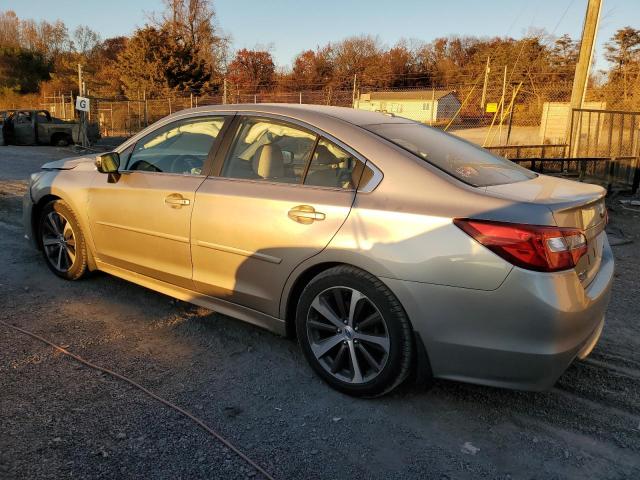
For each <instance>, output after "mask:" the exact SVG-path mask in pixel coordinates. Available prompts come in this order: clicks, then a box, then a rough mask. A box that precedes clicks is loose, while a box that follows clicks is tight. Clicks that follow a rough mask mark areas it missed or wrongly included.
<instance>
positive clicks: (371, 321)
mask: <svg viewBox="0 0 640 480" xmlns="http://www.w3.org/2000/svg"><path fill="white" fill-rule="evenodd" d="M380 321H382V317H381V316H380V314H379V313H378V312H373V313H372V314H371V315H369V316H368V317H367V318H365V319H364V320H362V321H361V322H358V325H357V327H358V328H359V329H360V330H361V331H362V330H363V329H365V328H369V327H370V326H371V325H375V324H376V323H378V322H380Z"/></svg>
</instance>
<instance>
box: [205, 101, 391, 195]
mask: <svg viewBox="0 0 640 480" xmlns="http://www.w3.org/2000/svg"><path fill="white" fill-rule="evenodd" d="M245 117H251V118H264V119H267V120H276V121H278V120H279V121H281V122H284V123H288V124H292V125H295V126H296V127H300V128H302V129H303V130H307V131H309V132H310V133H313V134H315V135H316V137H317V138H316V142H315V144H314V146H313V150H312V152H311V156H310V157H309V160H308V161H307V164H306V166H305V170H304V175H303V177H302V182H301V183H299V184H298V183H288V184H285V183H283V182H268V181H265V180H253V179H250V178H234V179H233V180H239V181H251V182H253V183H260V184H274V185H300V186H302V187H305V188H320V189H327V190H341V191H347V192H353V191H357V192H362V193H370V192H372V191H373V190H375V189H376V187H377V186H378V185H379V184H380V182H381V181H382V179H383V178H384V175H383V173H382V171H381V170H380V169H379V168H378V167H377V166H376V165H375V163H373V162H371V161H370V160H369V159H367V158H365V157H364V156H363V155H361V154H360V153H358V152H357V151H355V150H354V149H353V148H351V147H350V146H349V145H347V144H345V143H344V142H343V141H341V140H338V139H337V138H336V137H334V136H333V135H330V134H328V133H327V132H325V131H324V130H321V129H320V128H317V127H315V126H313V125H310V124H308V123H306V122H303V121H301V120H298V119H296V118H291V117H286V116H283V115H278V114H272V113H263V112H251V111H248V112H247V111H243V112H236V115H235V117H234V119H233V121H232V122H231V125H229V129H228V131H227V135H226V137H227V138H225V139H224V140H223V142H224V145H222V143H221V145H220V149H219V150H218V152H217V154H216V158H215V160H214V167H213V169H212V172H211V174H210V175H209V177H213V178H229V177H223V176H222V167H223V166H224V162H225V161H226V159H227V157H228V155H229V154H230V153H231V148H232V144H233V143H234V141H235V138H236V135H237V133H238V130H239V128H240V125H241V122H242V119H243V118H245ZM372 133H373V132H372ZM323 138H324V139H325V140H328V141H330V142H332V143H335V144H336V145H337V146H338V147H340V148H342V149H343V150H344V151H345V152H347V153H348V154H350V155H353V157H354V158H355V159H356V160H358V161H360V162H362V163H363V165H364V166H365V168H369V169H371V170H372V172H373V175H372V177H371V180H369V182H367V185H364V186H361V185H359V183H360V180H361V179H362V175H361V177H360V179H358V185H356V187H355V189H344V188H334V187H322V186H319V185H305V184H304V180H305V178H306V174H307V173H308V171H309V166H310V165H311V161H312V160H313V155H314V154H315V149H316V147H317V146H318V143H319V142H320V140H321V139H323ZM363 173H364V170H363Z"/></svg>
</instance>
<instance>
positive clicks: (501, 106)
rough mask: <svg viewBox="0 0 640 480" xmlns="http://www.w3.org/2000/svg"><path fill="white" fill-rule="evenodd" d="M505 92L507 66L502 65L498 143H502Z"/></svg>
mask: <svg viewBox="0 0 640 480" xmlns="http://www.w3.org/2000/svg"><path fill="white" fill-rule="evenodd" d="M506 93H507V66H506V65H505V66H504V74H503V76H502V97H501V99H500V124H499V126H498V130H499V132H500V139H499V140H498V141H499V142H500V145H502V120H503V119H504V96H505V94H506Z"/></svg>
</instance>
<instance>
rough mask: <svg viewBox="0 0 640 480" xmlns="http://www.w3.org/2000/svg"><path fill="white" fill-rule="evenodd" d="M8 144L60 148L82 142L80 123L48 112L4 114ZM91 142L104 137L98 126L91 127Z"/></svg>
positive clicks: (4, 138) (1, 115)
mask: <svg viewBox="0 0 640 480" xmlns="http://www.w3.org/2000/svg"><path fill="white" fill-rule="evenodd" d="M0 122H2V138H1V139H0V140H2V141H3V143H4V145H56V146H66V145H70V144H72V143H80V124H79V123H78V122H74V121H67V120H62V119H60V118H55V117H52V116H51V114H50V113H49V112H48V111H47V110H7V111H3V112H0ZM87 137H88V138H89V141H90V142H91V143H93V142H95V141H96V140H97V139H98V138H100V134H99V130H98V126H97V125H96V124H89V125H88V127H87Z"/></svg>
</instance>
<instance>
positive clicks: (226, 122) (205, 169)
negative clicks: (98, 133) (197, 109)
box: [118, 112, 235, 177]
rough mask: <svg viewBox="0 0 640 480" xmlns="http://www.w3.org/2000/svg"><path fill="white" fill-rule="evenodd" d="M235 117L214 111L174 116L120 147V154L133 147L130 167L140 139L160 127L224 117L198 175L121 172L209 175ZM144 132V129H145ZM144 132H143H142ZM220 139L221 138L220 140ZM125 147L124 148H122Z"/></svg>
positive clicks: (129, 171) (182, 174) (128, 172)
mask: <svg viewBox="0 0 640 480" xmlns="http://www.w3.org/2000/svg"><path fill="white" fill-rule="evenodd" d="M234 117H235V113H232V114H231V115H230V114H228V113H224V114H216V113H214V112H208V113H206V114H202V115H194V116H188V115H184V116H181V118H172V119H171V120H170V121H167V122H163V123H162V124H161V125H158V127H157V128H155V129H153V130H151V131H149V132H148V133H146V134H144V135H141V136H137V138H136V139H135V141H134V142H128V143H126V146H125V144H122V145H121V146H120V147H119V148H118V154H120V153H124V152H125V151H126V150H127V149H128V148H130V147H133V148H132V150H131V153H130V154H129V155H128V156H127V160H126V161H127V165H126V166H127V167H129V161H130V160H131V155H133V152H135V149H136V146H137V145H138V142H139V141H140V140H142V139H143V138H146V137H147V136H149V135H151V134H153V133H155V132H157V131H158V130H160V129H163V128H165V127H167V126H169V125H172V124H174V123H178V122H184V121H189V120H200V119H207V118H211V119H215V118H222V119H223V124H222V127H221V128H220V132H219V133H218V136H217V137H216V138H215V140H214V141H213V144H212V145H211V148H210V149H209V152H208V153H207V158H206V159H205V161H204V163H203V165H202V172H201V173H200V174H198V175H192V174H188V173H174V172H153V171H148V170H129V169H128V168H124V169H122V170H120V173H126V174H132V173H141V172H142V173H151V174H154V175H178V176H181V177H207V176H209V173H210V172H211V168H212V166H213V161H214V158H215V154H216V152H217V150H218V149H219V148H220V144H221V143H222V141H223V140H224V138H225V133H226V131H227V130H228V129H229V126H230V124H231V123H232V121H233V118H234ZM143 132H144V131H143ZM141 133H142V132H141ZM218 139H220V140H218ZM122 147H124V148H122Z"/></svg>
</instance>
